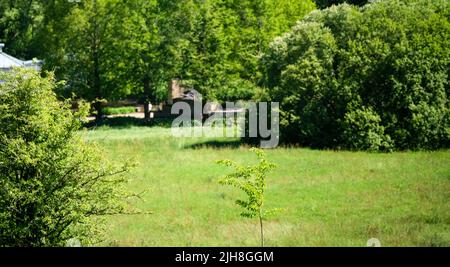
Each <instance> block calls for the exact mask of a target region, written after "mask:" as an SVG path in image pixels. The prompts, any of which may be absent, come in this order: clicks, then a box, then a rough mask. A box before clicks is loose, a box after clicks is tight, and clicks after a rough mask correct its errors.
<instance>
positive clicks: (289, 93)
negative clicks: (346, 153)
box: [262, 0, 450, 150]
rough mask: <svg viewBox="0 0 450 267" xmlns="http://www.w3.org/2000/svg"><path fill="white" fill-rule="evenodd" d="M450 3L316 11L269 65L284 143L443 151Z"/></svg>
mask: <svg viewBox="0 0 450 267" xmlns="http://www.w3.org/2000/svg"><path fill="white" fill-rule="evenodd" d="M449 10H450V4H449V2H448V1H444V0H435V1H428V0H416V1H397V0H392V1H378V2H374V3H372V4H369V5H366V6H364V7H363V8H357V7H355V6H351V5H340V6H334V7H332V8H329V9H325V10H322V11H316V12H313V13H311V14H310V15H308V16H307V17H306V18H305V19H304V20H302V21H301V22H299V23H298V24H297V25H296V26H295V27H293V28H292V29H291V31H290V32H288V33H286V34H284V35H283V36H282V37H279V38H276V39H275V41H274V42H273V43H272V44H271V48H270V52H269V53H267V54H266V55H265V56H264V58H263V60H262V62H263V66H264V67H263V68H264V73H265V75H264V77H265V81H264V82H265V85H266V86H267V87H268V88H269V90H268V92H269V95H270V96H271V99H272V100H276V101H280V102H281V110H282V122H281V124H282V128H283V130H282V133H283V135H282V138H284V139H285V141H289V142H296V143H299V144H303V145H308V146H313V147H321V148H323V147H328V148H336V147H345V148H350V149H364V150H390V149H436V148H439V147H443V146H448V145H449V141H450V105H449V104H450V102H449V99H450V84H449V74H450V73H449V70H450V21H449V15H450V12H449Z"/></svg>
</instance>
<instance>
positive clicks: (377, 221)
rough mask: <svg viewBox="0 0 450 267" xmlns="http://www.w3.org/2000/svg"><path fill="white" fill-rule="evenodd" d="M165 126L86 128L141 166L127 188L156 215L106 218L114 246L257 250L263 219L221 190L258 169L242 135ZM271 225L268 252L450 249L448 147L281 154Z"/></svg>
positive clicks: (272, 188)
mask: <svg viewBox="0 0 450 267" xmlns="http://www.w3.org/2000/svg"><path fill="white" fill-rule="evenodd" d="M170 133H171V132H170V129H169V128H164V127H127V128H109V127H100V128H97V129H95V130H90V131H88V132H85V133H84V135H85V138H86V139H87V140H89V141H90V142H98V143H99V144H100V145H101V146H102V147H103V148H104V149H105V151H106V153H107V154H108V155H109V157H110V159H111V160H113V161H117V162H123V161H125V160H130V161H135V162H139V165H138V166H137V167H136V168H135V169H134V170H133V171H132V172H131V173H130V174H129V175H130V179H131V181H130V183H129V185H128V186H129V187H130V189H132V190H133V191H135V192H142V191H146V192H145V193H144V194H143V197H142V200H136V201H134V204H135V205H136V207H138V208H139V209H141V210H144V211H151V212H153V214H151V215H119V216H111V217H109V218H108V228H107V229H108V230H107V231H108V232H107V240H106V241H105V243H104V244H102V245H106V246H258V245H259V235H258V234H259V232H258V231H259V230H258V224H257V223H258V222H257V219H246V218H241V217H240V216H239V213H240V210H239V207H238V206H237V205H235V204H234V200H235V199H236V198H238V197H239V196H242V195H241V193H240V192H238V191H236V190H234V189H233V188H229V187H223V186H221V185H219V184H218V182H217V181H218V178H219V177H220V176H221V175H223V174H225V173H227V172H230V171H231V170H230V169H227V168H226V167H223V166H220V165H217V164H216V163H215V161H216V160H219V159H232V160H235V161H238V162H240V163H245V164H252V163H254V162H256V157H255V155H254V154H253V153H251V152H249V151H248V147H246V146H243V145H241V144H240V143H239V142H238V140H237V139H220V138H216V139H212V138H175V137H172V136H171V134H170ZM267 157H268V159H269V160H270V161H272V162H275V163H276V164H277V165H278V168H277V169H276V170H275V171H273V172H272V173H271V175H270V177H269V178H268V190H267V195H266V207H267V208H285V209H286V211H285V212H283V213H281V214H279V215H278V216H276V217H274V218H271V219H268V220H267V221H265V231H266V245H267V246H366V242H367V240H368V239H370V238H378V239H379V240H380V241H381V245H382V246H450V151H448V150H447V151H437V152H401V153H400V152H399V153H391V154H383V153H364V152H336V151H320V150H310V149H304V148H282V147H280V148H277V149H273V150H268V151H267Z"/></svg>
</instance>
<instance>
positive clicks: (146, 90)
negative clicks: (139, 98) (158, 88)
mask: <svg viewBox="0 0 450 267" xmlns="http://www.w3.org/2000/svg"><path fill="white" fill-rule="evenodd" d="M143 83H144V113H145V114H144V115H145V120H147V121H148V120H150V111H151V110H150V98H151V88H150V79H149V78H148V77H145V78H144V79H143Z"/></svg>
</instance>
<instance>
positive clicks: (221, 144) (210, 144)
mask: <svg viewBox="0 0 450 267" xmlns="http://www.w3.org/2000/svg"><path fill="white" fill-rule="evenodd" d="M242 145H245V143H243V142H242V141H241V140H233V141H228V140H224V141H219V140H213V141H206V142H202V143H196V144H191V145H186V146H184V148H185V149H200V148H214V149H219V148H239V147H240V146H242Z"/></svg>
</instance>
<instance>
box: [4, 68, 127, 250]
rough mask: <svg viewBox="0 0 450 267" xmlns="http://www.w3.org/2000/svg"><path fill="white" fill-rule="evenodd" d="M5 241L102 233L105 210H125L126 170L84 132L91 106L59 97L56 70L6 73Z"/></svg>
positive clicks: (41, 241)
mask: <svg viewBox="0 0 450 267" xmlns="http://www.w3.org/2000/svg"><path fill="white" fill-rule="evenodd" d="M0 80H1V81H2V82H1V83H0V246H19V247H24V246H62V245H65V242H66V241H67V240H69V239H72V238H76V239H78V240H80V241H81V242H82V244H83V245H89V244H92V243H93V242H96V241H98V239H99V238H101V225H102V221H103V219H102V218H103V216H102V215H108V214H116V213H123V212H125V209H126V205H125V203H124V202H123V197H125V196H126V195H128V194H127V193H126V192H125V191H124V189H123V187H122V185H123V184H124V182H125V180H124V178H123V176H122V175H119V174H120V173H123V172H125V171H126V170H127V166H120V167H114V166H112V165H111V164H110V163H108V162H106V161H105V158H104V157H103V155H102V151H101V150H100V149H99V148H98V147H97V146H95V145H94V144H87V143H86V142H85V141H83V139H82V138H81V136H80V134H79V132H78V131H79V129H80V125H81V122H82V118H83V117H84V116H85V115H86V114H87V111H88V107H86V106H84V105H81V108H80V111H79V112H77V113H73V112H72V111H71V110H70V104H69V103H61V102H59V101H58V100H57V99H56V96H55V94H54V93H53V89H54V87H55V86H56V83H55V81H54V79H53V76H52V75H51V74H48V75H47V77H45V78H42V77H41V76H40V74H39V73H38V72H36V71H33V70H22V69H16V70H14V71H12V72H8V73H5V72H1V73H0Z"/></svg>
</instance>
